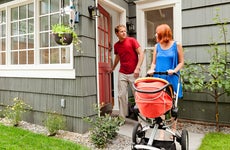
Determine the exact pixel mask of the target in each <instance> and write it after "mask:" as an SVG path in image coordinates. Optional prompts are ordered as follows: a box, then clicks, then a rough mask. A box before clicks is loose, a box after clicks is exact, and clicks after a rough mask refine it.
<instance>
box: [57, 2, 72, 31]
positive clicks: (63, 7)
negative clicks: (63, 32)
mask: <svg viewBox="0 0 230 150" xmlns="http://www.w3.org/2000/svg"><path fill="white" fill-rule="evenodd" d="M71 2H72V3H73V0H71ZM64 5H65V0H61V9H60V13H59V18H58V22H59V23H60V24H64V23H65V19H66V17H65V16H66V14H67V13H66V10H65V6H64ZM71 7H73V6H71ZM69 9H70V8H69ZM70 15H71V11H69V16H70ZM62 18H63V19H62ZM69 18H70V17H69ZM68 23H69V26H70V28H72V29H73V28H74V21H73V20H72V19H70V20H69V21H68Z"/></svg>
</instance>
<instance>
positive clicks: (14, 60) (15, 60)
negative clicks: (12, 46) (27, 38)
mask: <svg viewBox="0 0 230 150" xmlns="http://www.w3.org/2000/svg"><path fill="white" fill-rule="evenodd" d="M11 64H14V65H15V64H18V52H17V51H16V52H11Z"/></svg>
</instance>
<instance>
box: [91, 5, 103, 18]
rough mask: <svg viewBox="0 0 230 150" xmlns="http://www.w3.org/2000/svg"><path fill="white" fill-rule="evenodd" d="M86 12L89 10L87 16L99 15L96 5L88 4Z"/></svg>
mask: <svg viewBox="0 0 230 150" xmlns="http://www.w3.org/2000/svg"><path fill="white" fill-rule="evenodd" d="M88 12H89V16H90V17H91V18H93V17H96V16H97V17H99V16H100V13H99V10H98V8H97V7H96V6H89V7H88Z"/></svg>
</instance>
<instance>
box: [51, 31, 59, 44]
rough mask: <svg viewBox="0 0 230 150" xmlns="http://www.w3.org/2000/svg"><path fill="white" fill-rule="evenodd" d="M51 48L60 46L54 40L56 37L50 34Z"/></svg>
mask: <svg viewBox="0 0 230 150" xmlns="http://www.w3.org/2000/svg"><path fill="white" fill-rule="evenodd" d="M50 46H58V44H57V43H56V42H55V40H54V35H53V34H52V33H51V34H50Z"/></svg>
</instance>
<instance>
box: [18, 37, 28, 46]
mask: <svg viewBox="0 0 230 150" xmlns="http://www.w3.org/2000/svg"><path fill="white" fill-rule="evenodd" d="M26 43H27V39H26V35H23V36H19V49H26Z"/></svg>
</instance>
